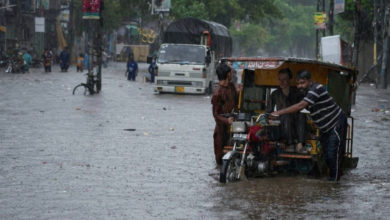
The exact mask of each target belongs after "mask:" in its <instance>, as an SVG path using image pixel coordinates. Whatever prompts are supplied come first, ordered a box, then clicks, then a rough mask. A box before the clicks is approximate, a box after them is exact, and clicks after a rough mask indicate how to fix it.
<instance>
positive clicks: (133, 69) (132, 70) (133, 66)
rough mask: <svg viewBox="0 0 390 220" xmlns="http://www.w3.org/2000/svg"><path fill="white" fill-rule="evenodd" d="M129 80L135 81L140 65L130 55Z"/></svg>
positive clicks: (128, 64) (128, 65) (128, 61)
mask: <svg viewBox="0 0 390 220" xmlns="http://www.w3.org/2000/svg"><path fill="white" fill-rule="evenodd" d="M127 73H128V75H127V80H132V81H135V78H136V77H137V74H138V64H137V62H136V61H135V60H134V55H133V54H129V57H128V59H127Z"/></svg>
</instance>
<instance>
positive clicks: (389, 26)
mask: <svg viewBox="0 0 390 220" xmlns="http://www.w3.org/2000/svg"><path fill="white" fill-rule="evenodd" d="M389 10H390V4H389V3H387V5H386V11H385V15H384V20H383V26H382V29H383V49H382V51H383V55H382V68H381V73H380V88H381V89H387V70H388V69H387V66H388V65H389V52H390V50H389V46H390V42H389V38H390V37H389V34H390V22H389V18H390V15H389V13H390V11H389Z"/></svg>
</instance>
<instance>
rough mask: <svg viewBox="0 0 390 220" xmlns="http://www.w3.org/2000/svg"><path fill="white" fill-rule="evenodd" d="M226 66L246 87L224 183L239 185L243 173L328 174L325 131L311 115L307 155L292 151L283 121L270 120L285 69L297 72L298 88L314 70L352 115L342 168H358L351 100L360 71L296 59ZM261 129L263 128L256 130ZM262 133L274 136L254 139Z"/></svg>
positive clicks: (232, 62)
mask: <svg viewBox="0 0 390 220" xmlns="http://www.w3.org/2000/svg"><path fill="white" fill-rule="evenodd" d="M220 62H227V63H229V64H230V65H231V66H232V67H233V69H235V70H236V73H237V74H238V76H237V79H238V80H237V82H236V83H240V84H242V87H243V89H242V91H241V92H240V94H239V100H238V105H237V109H238V113H236V114H235V116H236V117H235V118H236V119H237V120H236V121H235V122H233V124H232V126H231V141H230V144H229V145H228V146H224V153H225V155H224V157H223V164H222V167H221V172H220V182H231V181H237V180H239V179H240V177H241V176H242V175H243V173H245V174H246V176H259V175H260V176H267V175H274V174H275V173H279V172H284V171H294V172H297V173H300V174H309V175H315V176H318V177H320V176H322V175H323V174H326V172H327V167H326V163H325V162H324V160H323V157H322V148H321V144H320V141H319V130H318V128H316V126H315V125H314V123H313V121H312V119H311V118H310V114H309V112H308V111H306V112H305V113H304V114H305V117H306V128H307V129H306V130H307V131H306V132H307V135H306V137H307V139H306V141H305V145H304V146H305V148H306V149H307V151H306V152H303V153H302V152H299V153H298V152H291V151H287V149H286V147H285V146H286V145H285V140H283V139H280V138H278V137H277V136H278V135H277V134H275V133H278V131H279V130H278V129H277V127H278V123H274V122H276V121H277V120H274V122H272V120H269V118H267V117H266V115H267V114H265V109H266V103H267V101H268V100H269V99H270V95H271V92H272V91H273V90H275V89H276V88H278V87H279V82H278V73H279V70H281V69H284V68H289V69H290V70H291V72H292V73H293V78H292V79H291V84H292V86H294V85H295V75H296V73H297V72H298V71H300V70H303V69H305V70H308V71H309V72H311V74H312V80H313V81H315V82H317V83H321V84H322V85H324V86H325V88H326V89H327V91H328V92H329V93H330V95H331V96H332V97H333V99H334V100H335V102H336V103H337V104H338V105H339V106H340V107H341V108H342V109H343V111H344V112H345V113H346V115H347V117H348V127H347V139H346V146H345V154H344V155H343V156H344V160H343V164H342V166H343V168H356V166H357V163H358V158H356V157H353V155H352V152H353V127H354V119H353V117H352V116H351V101H352V96H353V92H354V89H355V80H356V75H357V72H356V71H355V70H353V69H350V68H347V67H344V66H340V65H336V64H331V63H325V62H321V61H317V60H309V59H296V58H224V59H222V60H221V61H220ZM229 117H231V115H230V116H229ZM255 127H257V129H254V128H255ZM259 129H263V130H265V131H264V132H263V134H262V135H267V136H268V138H266V140H267V141H264V140H258V139H257V138H256V137H254V134H255V133H254V132H253V131H255V132H256V136H258V135H257V134H259V131H258V130H259ZM256 139H257V140H256ZM256 141H257V143H256ZM251 142H252V143H251ZM255 149H256V150H255ZM256 152H257V153H256ZM254 153H256V154H260V155H254ZM256 158H257V159H256ZM242 171H244V172H242Z"/></svg>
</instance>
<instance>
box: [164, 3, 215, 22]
mask: <svg viewBox="0 0 390 220" xmlns="http://www.w3.org/2000/svg"><path fill="white" fill-rule="evenodd" d="M171 3H172V10H171V15H172V16H173V17H174V18H176V19H180V18H185V17H194V18H200V19H205V20H208V19H209V15H208V13H207V10H206V5H205V4H204V3H203V2H198V1H191V0H176V1H172V2H171Z"/></svg>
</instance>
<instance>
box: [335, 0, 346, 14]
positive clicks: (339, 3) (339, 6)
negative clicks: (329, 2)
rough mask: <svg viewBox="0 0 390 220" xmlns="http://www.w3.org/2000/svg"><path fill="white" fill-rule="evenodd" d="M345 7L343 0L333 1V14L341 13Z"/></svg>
mask: <svg viewBox="0 0 390 220" xmlns="http://www.w3.org/2000/svg"><path fill="white" fill-rule="evenodd" d="M344 8H345V1H344V0H335V1H334V14H339V13H343V12H344Z"/></svg>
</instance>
